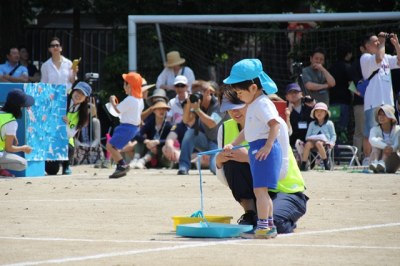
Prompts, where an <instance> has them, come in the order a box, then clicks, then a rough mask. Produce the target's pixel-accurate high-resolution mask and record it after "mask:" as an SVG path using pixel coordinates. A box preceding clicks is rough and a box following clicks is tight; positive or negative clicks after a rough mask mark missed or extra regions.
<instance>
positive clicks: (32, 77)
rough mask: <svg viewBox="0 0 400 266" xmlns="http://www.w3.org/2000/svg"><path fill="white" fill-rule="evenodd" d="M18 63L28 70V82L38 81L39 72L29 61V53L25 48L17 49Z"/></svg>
mask: <svg viewBox="0 0 400 266" xmlns="http://www.w3.org/2000/svg"><path fill="white" fill-rule="evenodd" d="M19 62H20V63H21V65H23V66H25V67H26V68H27V69H28V76H29V77H28V79H29V82H32V83H33V82H39V81H40V72H39V70H38V69H37V67H36V66H35V65H34V64H32V61H31V60H30V59H29V52H28V49H27V48H26V47H25V46H20V47H19Z"/></svg>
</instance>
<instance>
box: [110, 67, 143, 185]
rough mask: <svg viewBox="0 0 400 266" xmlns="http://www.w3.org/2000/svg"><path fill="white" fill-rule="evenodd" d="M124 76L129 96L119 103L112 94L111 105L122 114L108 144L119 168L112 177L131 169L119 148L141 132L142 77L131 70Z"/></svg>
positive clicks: (119, 175) (117, 176)
mask: <svg viewBox="0 0 400 266" xmlns="http://www.w3.org/2000/svg"><path fill="white" fill-rule="evenodd" d="M122 78H123V79H124V90H125V93H126V94H127V95H128V96H127V97H126V98H125V99H124V100H123V101H122V102H120V103H119V104H118V103H117V97H115V95H111V96H110V103H111V105H112V106H113V107H114V109H115V111H117V113H119V114H121V117H120V125H119V126H117V127H116V128H115V129H114V134H113V136H112V138H111V139H110V140H109V142H108V143H107V146H106V147H107V151H109V152H110V153H111V157H112V159H113V160H114V162H117V169H116V170H115V172H114V173H113V174H112V175H110V176H109V177H110V178H120V177H122V176H125V175H126V173H127V172H128V171H129V164H127V163H126V162H125V161H124V159H123V158H122V156H121V153H120V152H119V150H121V149H122V148H123V147H124V146H125V145H126V144H127V143H128V142H129V141H130V140H131V139H133V138H134V137H135V136H136V134H137V133H138V132H139V126H140V122H141V118H140V114H141V113H142V111H143V108H144V103H143V96H142V77H141V76H140V75H139V74H138V73H135V72H129V73H128V74H122Z"/></svg>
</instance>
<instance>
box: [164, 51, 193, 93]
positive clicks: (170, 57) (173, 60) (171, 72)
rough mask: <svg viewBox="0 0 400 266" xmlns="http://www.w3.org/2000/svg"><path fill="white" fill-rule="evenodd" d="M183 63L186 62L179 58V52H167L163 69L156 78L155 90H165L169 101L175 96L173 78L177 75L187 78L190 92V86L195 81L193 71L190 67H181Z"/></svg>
mask: <svg viewBox="0 0 400 266" xmlns="http://www.w3.org/2000/svg"><path fill="white" fill-rule="evenodd" d="M185 62H186V60H185V59H184V58H182V57H181V55H180V54H179V52H177V51H172V52H169V53H168V54H167V62H166V63H165V68H164V70H163V71H162V72H161V73H160V75H158V77H157V82H156V86H157V88H159V89H164V90H166V92H167V96H168V98H169V99H172V98H174V97H175V96H176V92H175V86H174V81H175V77H176V76H178V75H182V76H185V77H186V78H187V80H188V86H189V91H191V86H192V83H193V81H194V80H195V77H194V73H193V70H192V69H191V68H190V67H188V66H184V65H183V64H184V63H185Z"/></svg>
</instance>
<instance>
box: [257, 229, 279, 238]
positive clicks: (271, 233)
mask: <svg viewBox="0 0 400 266" xmlns="http://www.w3.org/2000/svg"><path fill="white" fill-rule="evenodd" d="M277 235H278V231H276V226H272V227H267V228H265V229H264V228H257V229H256V230H254V238H258V239H269V238H275V237H276V236H277Z"/></svg>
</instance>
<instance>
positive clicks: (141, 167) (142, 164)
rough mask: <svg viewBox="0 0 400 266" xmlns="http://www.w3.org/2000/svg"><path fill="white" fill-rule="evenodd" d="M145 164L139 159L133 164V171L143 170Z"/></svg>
mask: <svg viewBox="0 0 400 266" xmlns="http://www.w3.org/2000/svg"><path fill="white" fill-rule="evenodd" d="M145 165H146V162H145V160H143V159H139V160H138V161H137V162H136V164H135V169H145V168H146V166H145Z"/></svg>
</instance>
